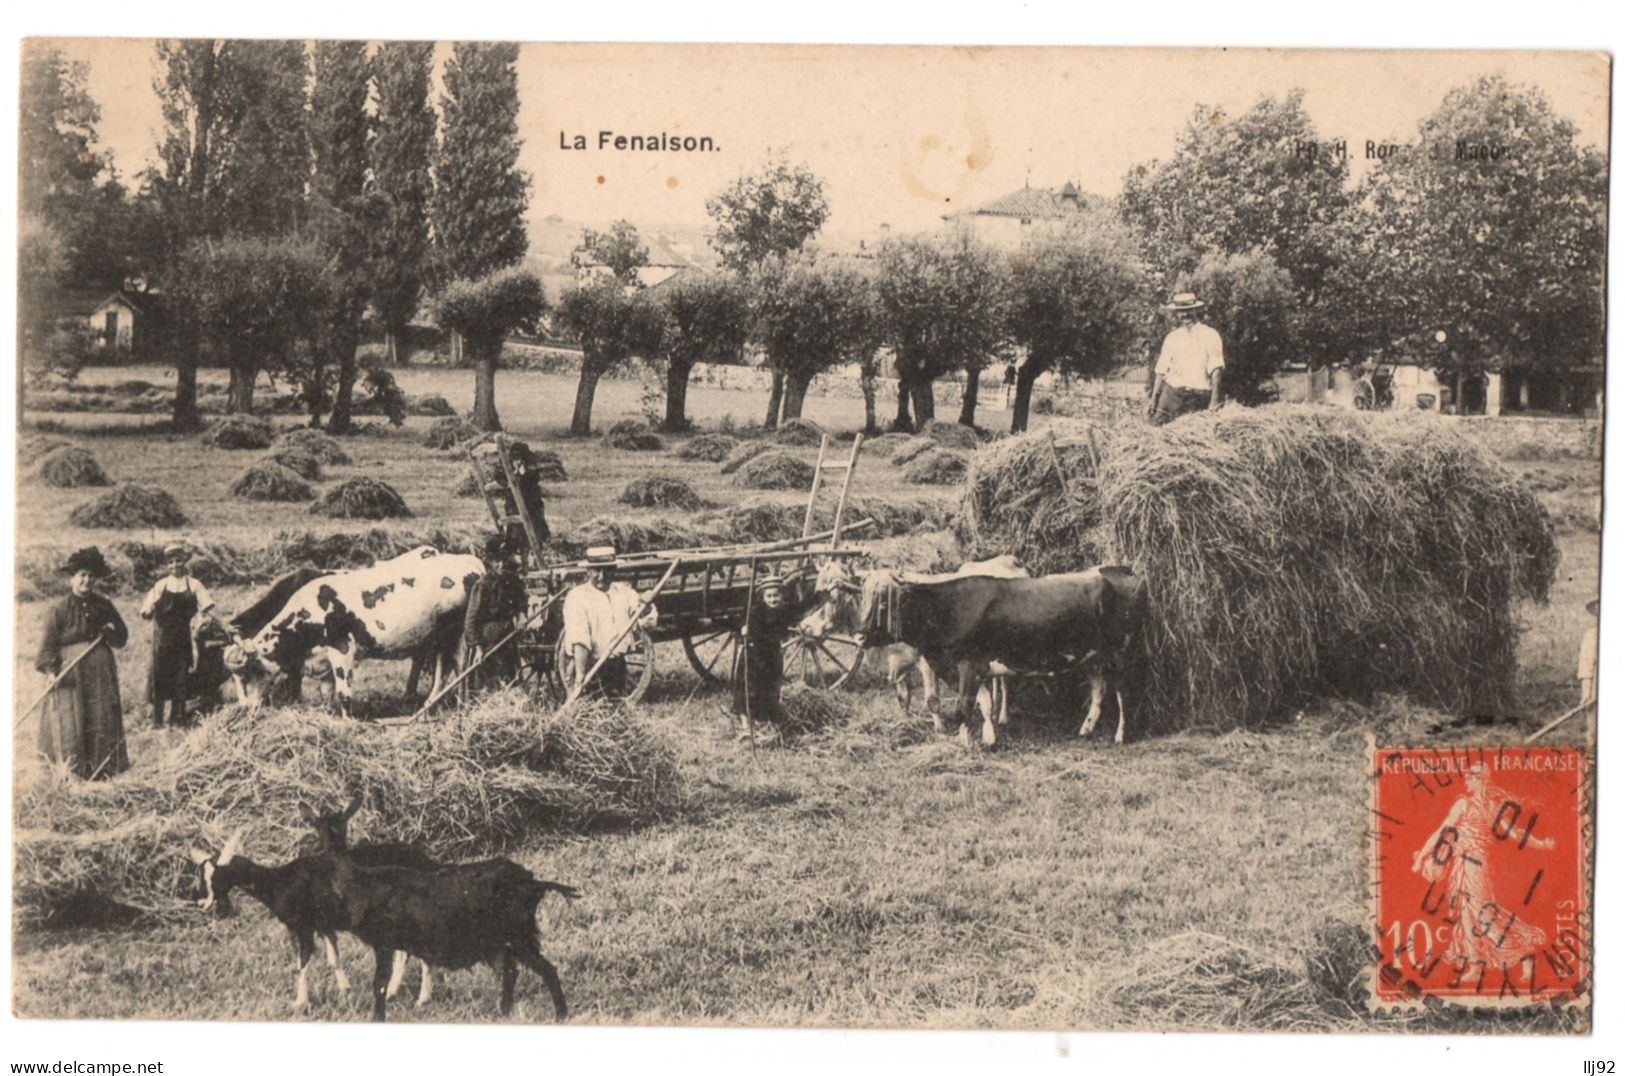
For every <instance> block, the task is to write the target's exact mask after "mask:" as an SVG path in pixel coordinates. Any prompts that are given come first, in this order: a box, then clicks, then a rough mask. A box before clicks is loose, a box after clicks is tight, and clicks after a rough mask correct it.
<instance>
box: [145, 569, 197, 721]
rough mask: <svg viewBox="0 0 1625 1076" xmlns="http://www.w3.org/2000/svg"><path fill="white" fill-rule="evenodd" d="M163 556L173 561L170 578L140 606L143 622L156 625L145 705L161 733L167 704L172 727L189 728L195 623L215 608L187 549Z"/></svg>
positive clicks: (163, 579)
mask: <svg viewBox="0 0 1625 1076" xmlns="http://www.w3.org/2000/svg"><path fill="white" fill-rule="evenodd" d="M164 555H165V557H166V558H167V559H168V561H169V574H168V575H165V576H164V577H163V578H162V579H160V580H158V582H156V583H154V584H153V585H152V589H151V590H149V591H147V596H146V598H145V599H144V600H143V601H142V602H141V619H142V620H150V621H152V622H153V625H152V664H151V665H150V666H149V669H148V674H147V700H148V701H149V702H151V703H152V723H153V725H154V726H155V727H157V728H162V727H163V725H164V706H165V704H166V703H167V704H168V706H169V723H170V725H171V726H180V725H185V724H188V721H187V718H186V696H187V688H188V686H189V685H188V680H189V678H190V676H191V674H192V670H193V669H195V668H196V667H197V640H196V638H195V637H194V636H193V633H192V622H193V620H194V619H195V618H197V617H198V616H200V615H205V614H207V613H208V612H209V611H210V610H211V609H213V608H214V599H213V598H212V597H210V596H209V591H208V588H206V587H205V586H204V585H203V584H202V583H200V582H198V581H197V580H196V579H193V578H192V576H191V574H190V573H189V572H188V570H187V549H186V547H185V546H184V545H178V544H177V545H171V546H168V547H166V548H165V549H164Z"/></svg>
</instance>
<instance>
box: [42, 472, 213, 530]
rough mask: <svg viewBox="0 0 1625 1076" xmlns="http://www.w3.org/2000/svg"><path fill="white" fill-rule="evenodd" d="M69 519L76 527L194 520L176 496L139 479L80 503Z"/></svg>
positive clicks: (181, 523) (121, 526) (124, 526)
mask: <svg viewBox="0 0 1625 1076" xmlns="http://www.w3.org/2000/svg"><path fill="white" fill-rule="evenodd" d="M68 519H69V521H70V522H72V523H73V525H74V526H76V527H102V528H107V529H117V530H130V529H133V528H136V527H184V526H186V525H187V524H188V523H190V522H191V520H189V519H187V517H186V513H185V512H183V511H181V506H180V505H179V504H178V503H177V502H176V500H175V498H174V497H172V496H170V495H169V494H168V493H165V492H164V491H163V490H161V489H154V488H153V487H151V486H143V485H141V484H140V483H139V482H126V483H124V484H123V485H121V486H119V487H118V488H117V489H115V490H113V492H111V493H106V494H103V495H102V496H100V497H97V498H96V499H95V500H93V501H88V502H86V503H85V504H81V505H80V506H79V507H77V508H75V509H74V510H73V511H72V512H71V513H70V514H69V515H68Z"/></svg>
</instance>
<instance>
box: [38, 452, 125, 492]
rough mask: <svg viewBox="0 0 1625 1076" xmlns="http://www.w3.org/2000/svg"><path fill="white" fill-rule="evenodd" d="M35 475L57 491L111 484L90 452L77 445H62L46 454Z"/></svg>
mask: <svg viewBox="0 0 1625 1076" xmlns="http://www.w3.org/2000/svg"><path fill="white" fill-rule="evenodd" d="M37 473H38V475H39V480H40V481H41V482H44V483H45V484H46V485H47V486H55V487H56V488H57V489H79V488H81V487H83V486H110V485H112V484H113V483H112V482H111V481H110V480H109V479H108V477H107V472H106V471H103V470H102V465H101V464H100V463H98V462H96V457H95V456H94V455H92V454H91V452H90V450H89V449H86V448H81V447H79V446H78V445H63V446H61V447H59V448H57V449H55V450H54V451H52V452H50V453H49V454H47V455H46V457H45V458H44V459H42V460H40V463H39V471H38V472H37Z"/></svg>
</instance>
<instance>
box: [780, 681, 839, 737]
mask: <svg viewBox="0 0 1625 1076" xmlns="http://www.w3.org/2000/svg"><path fill="white" fill-rule="evenodd" d="M779 706H780V708H781V709H782V710H783V711H784V720H783V722H782V723H781V725H780V727H781V728H782V729H783V731H785V732H787V733H790V734H792V735H796V736H806V735H809V734H811V733H815V732H823V731H826V730H831V729H836V728H840V727H842V726H844V725H847V724H849V723H850V722H851V721H852V718H853V717H854V716H855V715H856V714H857V712H858V705H857V703H856V702H854V701H853V699H852V696H850V695H843V694H841V693H839V692H836V691H820V690H818V689H817V688H811V687H808V686H807V685H806V684H803V683H802V682H801V681H799V680H791V681H789V682H788V683H786V684H785V685H784V687H783V689H782V690H781V691H780V692H779Z"/></svg>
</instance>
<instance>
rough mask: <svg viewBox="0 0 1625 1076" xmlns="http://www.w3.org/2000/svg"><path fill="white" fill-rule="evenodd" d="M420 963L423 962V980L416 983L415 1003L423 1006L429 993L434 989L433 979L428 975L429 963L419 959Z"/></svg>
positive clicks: (427, 1002)
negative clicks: (416, 998)
mask: <svg viewBox="0 0 1625 1076" xmlns="http://www.w3.org/2000/svg"><path fill="white" fill-rule="evenodd" d="M420 963H422V964H423V981H422V982H420V983H418V1000H417V1004H418V1007H419V1008H421V1007H423V1006H424V1005H427V1004H429V995H430V994H431V993H432V992H433V990H434V980H433V979H431V978H430V977H429V965H428V962H427V961H420Z"/></svg>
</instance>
